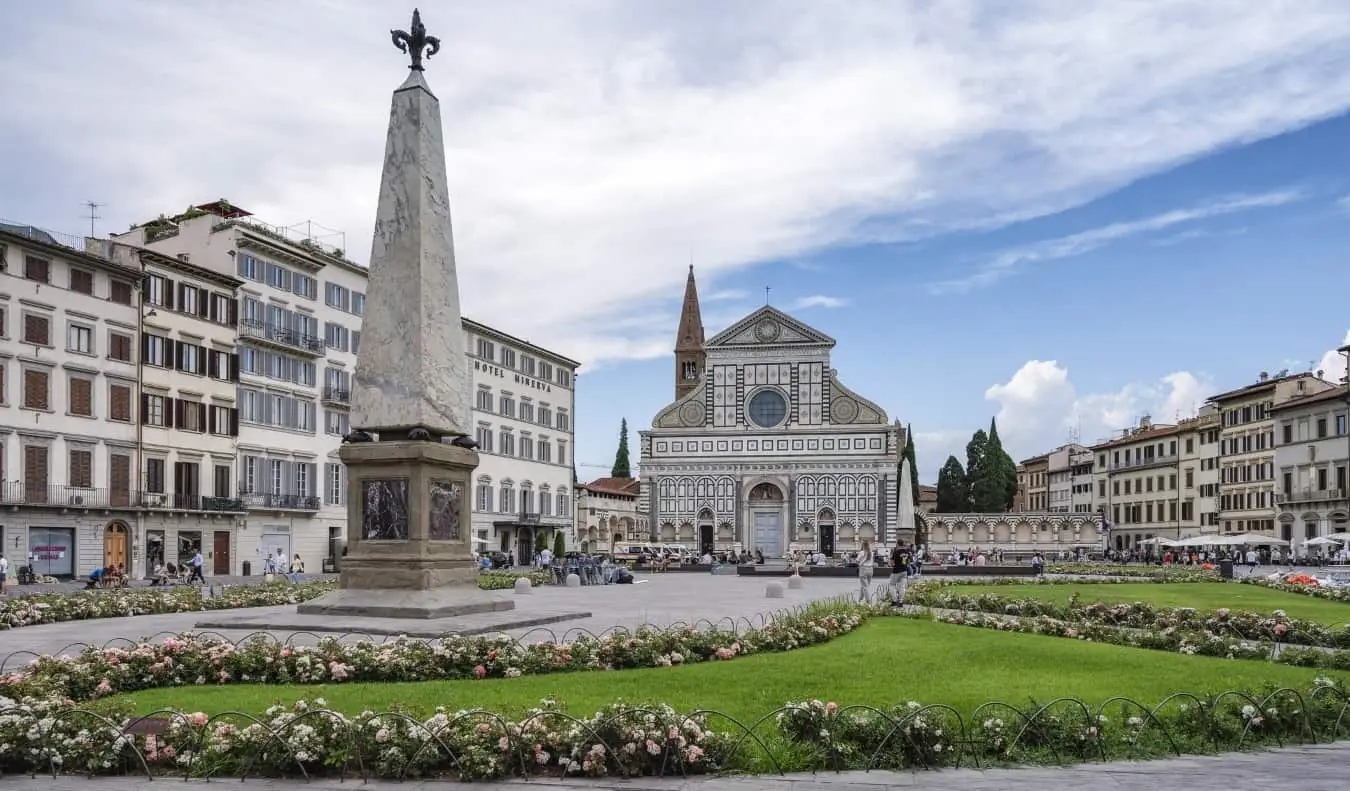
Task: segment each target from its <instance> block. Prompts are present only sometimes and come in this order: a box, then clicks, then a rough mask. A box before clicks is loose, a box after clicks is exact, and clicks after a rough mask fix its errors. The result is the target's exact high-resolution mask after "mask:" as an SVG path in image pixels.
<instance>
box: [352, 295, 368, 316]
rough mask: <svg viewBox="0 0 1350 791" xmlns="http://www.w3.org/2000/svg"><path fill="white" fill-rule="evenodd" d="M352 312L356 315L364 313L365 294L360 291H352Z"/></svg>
mask: <svg viewBox="0 0 1350 791" xmlns="http://www.w3.org/2000/svg"><path fill="white" fill-rule="evenodd" d="M352 313H354V314H356V315H357V316H364V315H366V295H365V294H362V293H361V292H360V291H353V292H352Z"/></svg>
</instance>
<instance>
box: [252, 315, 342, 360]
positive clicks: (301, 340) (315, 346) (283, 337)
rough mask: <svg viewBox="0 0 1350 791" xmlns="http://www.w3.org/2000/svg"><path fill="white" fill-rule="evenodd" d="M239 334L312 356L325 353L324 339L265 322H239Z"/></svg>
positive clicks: (254, 320)
mask: <svg viewBox="0 0 1350 791" xmlns="http://www.w3.org/2000/svg"><path fill="white" fill-rule="evenodd" d="M239 334H240V335H242V336H244V337H245V338H255V339H258V340H263V341H268V342H271V343H275V344H278V345H280V346H286V347H289V348H292V349H299V350H300V351H303V352H308V353H310V354H316V355H319V354H323V353H324V343H323V338H320V337H317V336H314V335H310V334H308V333H304V332H296V331H295V330H293V329H291V328H290V327H278V326H276V325H275V324H268V323H267V322H265V321H258V320H256V319H242V320H240V322H239Z"/></svg>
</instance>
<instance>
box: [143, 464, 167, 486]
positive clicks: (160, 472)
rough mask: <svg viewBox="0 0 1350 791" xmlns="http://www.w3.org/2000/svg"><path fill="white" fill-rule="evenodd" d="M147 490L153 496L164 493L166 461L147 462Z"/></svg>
mask: <svg viewBox="0 0 1350 791" xmlns="http://www.w3.org/2000/svg"><path fill="white" fill-rule="evenodd" d="M145 490H146V491H147V492H150V493H152V494H163V493H164V460H163V459H146V460H145Z"/></svg>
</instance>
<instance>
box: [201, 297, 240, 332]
mask: <svg viewBox="0 0 1350 791" xmlns="http://www.w3.org/2000/svg"><path fill="white" fill-rule="evenodd" d="M207 317H208V318H209V319H211V321H214V322H216V323H217V324H224V325H225V326H227V327H228V326H231V325H233V324H234V300H233V299H230V296H229V295H228V294H212V295H211V309H210V311H209V312H208V314H207Z"/></svg>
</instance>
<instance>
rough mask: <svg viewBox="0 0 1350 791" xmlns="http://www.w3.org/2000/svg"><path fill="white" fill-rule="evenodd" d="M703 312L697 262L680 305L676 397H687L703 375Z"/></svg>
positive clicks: (704, 358) (676, 354)
mask: <svg viewBox="0 0 1350 791" xmlns="http://www.w3.org/2000/svg"><path fill="white" fill-rule="evenodd" d="M703 343H704V337H703V315H702V313H701V312H700V311H699V307H698V283H696V282H694V265H693V264H690V265H689V279H688V280H687V281H685V284H684V306H683V307H682V308H681V309H680V329H679V331H678V332H677V333H676V334H675V400H677V401H678V400H679V399H681V398H684V397H685V396H686V395H688V394H689V393H690V392H692V391H693V390H694V389H695V388H696V387H698V383H699V380H700V379H702V378H703V369H704V366H705V364H706V355H705V354H704V351H703Z"/></svg>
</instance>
